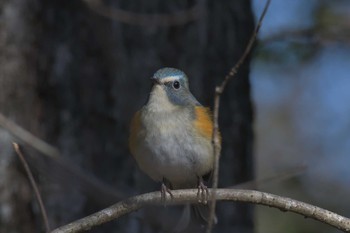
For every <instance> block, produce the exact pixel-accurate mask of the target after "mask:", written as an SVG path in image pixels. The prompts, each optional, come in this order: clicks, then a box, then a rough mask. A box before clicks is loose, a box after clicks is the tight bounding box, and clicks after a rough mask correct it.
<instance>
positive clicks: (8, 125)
mask: <svg viewBox="0 0 350 233" xmlns="http://www.w3.org/2000/svg"><path fill="white" fill-rule="evenodd" d="M0 126H2V127H3V128H5V129H6V130H8V131H9V132H11V133H12V134H13V135H14V136H15V137H17V138H18V139H20V140H21V141H23V142H24V143H26V144H28V145H31V146H32V147H33V148H35V149H36V150H38V151H39V152H41V153H43V154H45V155H47V156H49V157H51V158H58V157H59V154H60V153H59V151H58V150H57V149H56V148H55V147H53V146H51V145H49V144H48V143H47V142H45V141H43V140H41V139H40V138H38V137H36V136H34V135H33V134H31V133H30V132H29V131H27V130H25V129H23V128H22V127H20V126H19V125H17V124H16V123H14V122H13V121H11V120H9V119H8V118H6V117H5V116H4V115H3V114H1V113H0Z"/></svg>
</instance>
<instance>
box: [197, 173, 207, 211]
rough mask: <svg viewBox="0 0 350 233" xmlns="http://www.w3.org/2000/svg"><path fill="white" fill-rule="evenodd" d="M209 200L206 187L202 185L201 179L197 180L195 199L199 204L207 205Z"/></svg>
mask: <svg viewBox="0 0 350 233" xmlns="http://www.w3.org/2000/svg"><path fill="white" fill-rule="evenodd" d="M208 198H209V191H208V187H207V186H206V185H205V184H204V183H203V179H202V177H200V178H199V179H198V192H197V199H198V202H199V203H203V204H205V205H206V204H207V203H208Z"/></svg>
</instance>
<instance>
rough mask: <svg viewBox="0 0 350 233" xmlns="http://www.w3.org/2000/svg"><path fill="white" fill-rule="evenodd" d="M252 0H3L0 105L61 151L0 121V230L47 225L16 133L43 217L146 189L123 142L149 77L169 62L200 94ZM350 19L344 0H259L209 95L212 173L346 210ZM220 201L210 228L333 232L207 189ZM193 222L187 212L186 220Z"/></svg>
mask: <svg viewBox="0 0 350 233" xmlns="http://www.w3.org/2000/svg"><path fill="white" fill-rule="evenodd" d="M264 4H265V1H261V0H253V1H247V0H230V1H227V0H218V1H208V0H198V1H194V0H174V1H162V0H151V1H142V0H118V1H117V0H105V1H103V0H74V1H72V0H52V1H41V0H3V1H2V2H0V51H1V52H0V113H2V114H4V115H5V116H6V117H7V119H9V120H11V121H13V122H15V123H16V124H17V125H19V126H21V127H23V128H25V129H26V130H28V131H29V132H31V133H32V134H33V135H35V136H38V137H39V138H41V139H43V140H44V141H46V142H48V143H50V144H51V145H53V146H55V147H56V148H57V149H58V150H59V152H60V155H59V157H58V158H55V159H53V158H49V157H47V156H46V155H44V154H43V153H40V152H38V150H37V149H35V148H33V145H31V143H28V142H26V141H23V140H20V139H19V138H18V136H17V137H15V136H13V131H14V130H13V127H10V126H9V125H7V126H5V125H4V124H3V123H4V122H3V121H0V124H1V126H0V232H43V231H44V228H43V223H42V219H41V216H40V212H39V207H38V205H37V202H36V200H35V196H34V193H33V191H32V189H31V187H30V185H29V183H28V179H27V176H26V174H25V172H24V170H23V166H22V164H21V163H20V162H19V160H18V158H17V156H16V154H15V153H14V152H13V148H12V145H11V143H12V141H17V142H19V143H20V144H21V145H22V149H23V151H24V154H25V156H26V157H27V159H28V161H29V163H30V166H31V168H32V170H33V173H34V176H35V178H36V179H37V181H38V184H39V187H40V190H41V193H42V195H43V199H44V203H45V206H46V208H47V211H48V215H49V222H50V225H51V228H55V227H58V226H61V225H63V224H67V223H69V222H71V221H73V220H75V219H78V218H81V217H83V216H86V215H88V214H91V213H94V212H96V211H97V210H100V209H101V208H104V207H106V206H108V205H110V204H113V203H115V202H117V201H118V200H121V199H124V198H126V197H128V196H132V195H136V194H139V193H143V192H149V191H154V190H158V189H159V184H157V183H155V182H153V181H151V180H150V179H149V178H148V177H146V176H145V175H144V174H142V173H141V172H140V171H139V170H138V168H137V166H136V163H135V161H134V160H133V158H132V157H131V156H130V154H129V151H128V148H127V139H128V125H129V122H130V119H131V117H132V114H133V113H134V112H135V111H136V110H137V109H139V108H140V107H141V106H142V105H143V104H144V103H145V101H146V99H147V95H148V92H149V88H150V85H151V84H150V82H149V77H151V75H152V74H153V73H154V72H155V71H156V70H157V69H159V68H161V67H164V66H171V67H176V68H180V69H182V70H184V71H185V73H186V74H187V75H188V76H189V79H190V88H191V90H192V92H193V93H194V95H195V96H196V97H197V99H198V100H199V101H200V102H201V103H202V104H203V105H206V106H212V103H213V93H214V86H215V85H217V84H219V83H220V81H221V80H222V79H223V78H224V77H225V75H226V74H227V73H228V71H229V70H230V68H231V67H232V66H233V65H234V64H235V62H237V60H238V59H239V58H240V56H241V55H242V53H243V51H244V48H245V46H246V44H247V43H248V40H249V38H250V36H251V33H252V31H253V29H254V22H256V19H257V18H258V17H259V15H260V14H261V12H262V8H263V6H264ZM349 17H350V2H349V1H347V0H335V1H330V0H327V1H326V0H309V1H302V0H285V1H278V0H274V1H272V3H271V6H270V9H269V11H268V13H267V15H266V18H265V19H264V22H263V26H262V28H261V31H260V34H259V36H258V41H257V42H258V43H257V46H256V47H255V49H254V51H253V53H252V56H251V57H248V59H247V60H246V62H245V63H244V64H243V65H242V66H241V68H240V70H239V72H238V75H237V76H236V77H235V78H234V79H233V80H232V82H231V83H230V84H229V85H228V86H227V89H226V92H225V93H224V95H223V96H222V103H221V108H220V127H221V131H222V135H223V151H222V157H221V168H220V186H221V187H227V186H232V185H236V184H240V183H242V182H245V181H251V180H253V179H255V180H257V181H258V182H257V186H254V187H247V188H254V189H258V190H262V191H268V192H271V193H275V194H279V195H283V196H287V197H291V198H295V199H298V200H301V201H305V202H309V203H311V204H315V205H318V206H320V207H323V208H326V209H329V210H331V211H335V212H337V213H340V214H343V215H345V216H350V205H349V201H348V200H347V199H348V196H349V194H350V190H349V183H350V171H349V168H348V167H349V164H350V161H349V160H350V157H349V155H347V152H348V151H349V150H350V117H348V116H349V115H350V105H349V104H348V103H347V101H350V90H349V89H350V75H349V74H347V69H348V67H350V53H349V52H350V50H349V49H350V46H349V41H350V23H349V22H350V18H349ZM266 177H269V178H271V177H272V178H271V179H269V180H268V181H266V180H265V179H264V178H266ZM281 177H282V178H284V179H281ZM260 180H261V181H260ZM180 213H181V209H179V208H175V207H167V208H163V207H159V208H158V207H150V208H147V209H144V210H141V211H138V212H135V213H133V214H131V215H128V216H125V217H122V218H120V219H118V220H117V221H113V222H111V223H108V224H105V225H103V226H99V227H96V228H94V229H92V230H91V231H90V232H130V233H134V232H171V229H173V228H174V226H175V225H176V223H177V219H178V216H179V215H180ZM217 213H218V219H219V223H218V224H217V226H216V227H215V232H240V233H241V232H243V233H244V232H257V233H265V232H269V233H270V232H272V233H273V232H276V233H277V232H298V233H299V232H325V233H326V232H327V233H328V232H338V231H337V230H335V229H333V228H331V227H328V226H326V225H325V224H322V223H319V222H316V221H314V220H311V219H305V218H303V217H301V216H298V215H295V214H292V213H284V212H281V211H279V210H275V209H272V208H267V207H257V206H252V205H247V204H239V203H219V206H218V211H217ZM202 231H203V229H202V228H200V226H198V224H196V223H193V224H191V225H190V226H189V227H188V228H187V229H186V230H185V232H202Z"/></svg>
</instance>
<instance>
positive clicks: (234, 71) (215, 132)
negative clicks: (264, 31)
mask: <svg viewBox="0 0 350 233" xmlns="http://www.w3.org/2000/svg"><path fill="white" fill-rule="evenodd" d="M270 2H271V0H267V1H266V4H265V7H264V10H263V12H262V13H261V15H260V18H259V20H258V22H257V25H256V26H255V29H254V31H253V34H252V36H251V37H250V39H249V42H248V45H247V47H246V48H245V50H244V53H243V55H242V56H241V57H240V59H239V60H238V62H237V63H236V65H235V66H234V67H232V68H231V70H230V72H229V73H228V74H227V75H226V76H225V79H224V80H223V81H222V83H221V84H220V85H219V86H216V87H215V96H214V114H213V115H214V116H213V118H214V119H213V120H214V130H213V142H212V143H213V147H214V152H213V153H214V157H215V164H214V174H213V193H212V196H211V202H210V215H209V221H208V226H207V230H206V232H207V233H210V232H211V231H212V228H213V222H214V217H215V208H216V189H217V187H218V180H219V158H220V139H219V123H218V119H219V106H220V97H221V94H222V93H223V92H224V90H225V87H226V86H227V84H228V82H229V81H230V80H231V79H232V78H233V77H234V76H235V75H236V74H237V72H238V69H239V68H240V66H241V65H242V64H243V62H244V61H245V59H246V58H247V56H248V55H249V53H250V52H251V50H252V48H253V45H254V42H255V41H256V37H257V35H258V32H259V30H260V27H261V25H262V22H263V20H264V17H265V15H266V12H267V10H268V8H269V5H270Z"/></svg>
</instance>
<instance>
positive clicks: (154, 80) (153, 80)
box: [151, 77, 161, 85]
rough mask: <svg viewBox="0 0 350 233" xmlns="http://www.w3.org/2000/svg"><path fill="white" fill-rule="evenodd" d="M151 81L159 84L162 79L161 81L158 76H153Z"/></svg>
mask: <svg viewBox="0 0 350 233" xmlns="http://www.w3.org/2000/svg"><path fill="white" fill-rule="evenodd" d="M151 81H152V82H153V84H158V85H160V84H161V83H160V81H159V79H157V78H155V77H152V78H151Z"/></svg>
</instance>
